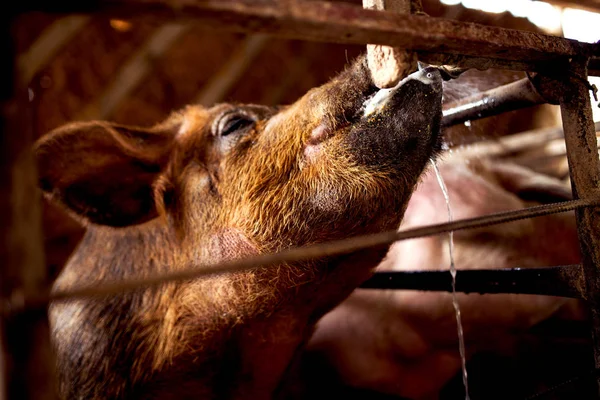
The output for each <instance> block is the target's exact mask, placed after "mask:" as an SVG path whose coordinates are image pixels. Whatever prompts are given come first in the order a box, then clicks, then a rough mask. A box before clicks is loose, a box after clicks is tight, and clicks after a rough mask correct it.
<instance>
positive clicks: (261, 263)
mask: <svg viewBox="0 0 600 400" xmlns="http://www.w3.org/2000/svg"><path fill="white" fill-rule="evenodd" d="M598 205H600V197H597V198H588V199H585V200H573V201H566V202H562V203H554V204H547V205H542V206H535V207H529V208H524V209H520V210H514V211H507V212H502V213H497V214H490V215H485V216H481V217H476V218H469V219H463V220H457V221H454V222H448V223H443V224H435V225H428V226H423V227H419V228H414V229H409V230H405V231H400V232H398V231H388V232H381V233H376V234H372V235H365V236H357V237H353V238H348V239H343V240H337V241H332V242H327V243H320V244H315V245H311V246H306V247H296V248H291V249H286V250H283V251H281V252H278V253H272V254H263V255H259V256H254V257H247V258H244V259H241V260H234V261H227V262H223V263H218V264H213V265H193V266H189V267H188V268H187V269H183V270H180V271H177V272H169V273H165V274H157V275H154V276H150V277H140V278H132V279H127V280H121V281H119V282H104V283H101V284H95V285H89V286H83V285H82V286H81V287H80V288H76V289H72V290H68V291H63V292H54V293H48V292H45V293H44V292H39V291H38V292H31V293H27V294H26V295H24V296H22V297H20V298H19V299H17V300H18V301H5V302H4V304H0V313H5V314H11V313H15V312H20V311H22V310H24V309H36V308H39V307H44V306H46V305H47V304H48V303H49V302H52V301H66V300H73V299H83V298H94V297H101V296H107V295H114V294H117V293H122V292H126V291H131V290H137V289H140V288H146V287H152V286H157V285H161V284H164V283H167V282H174V281H184V280H189V279H196V278H200V277H207V276H214V275H221V274H229V273H235V272H241V271H248V270H251V269H255V268H258V267H268V266H274V265H281V264H285V263H294V262H300V261H306V260H313V259H317V258H323V257H331V256H337V255H342V254H349V253H352V252H355V251H359V250H364V249H367V248H371V247H376V246H385V245H390V244H392V243H394V242H396V241H399V240H406V239H414V238H418V237H424V236H433V235H439V234H442V233H448V232H451V231H458V230H464V229H474V228H481V227H484V226H489V225H495V224H501V223H505V222H511V221H516V220H520V219H526V218H534V217H541V216H544V215H549V214H555V213H560V212H566V211H571V210H575V209H578V208H582V207H592V206H598Z"/></svg>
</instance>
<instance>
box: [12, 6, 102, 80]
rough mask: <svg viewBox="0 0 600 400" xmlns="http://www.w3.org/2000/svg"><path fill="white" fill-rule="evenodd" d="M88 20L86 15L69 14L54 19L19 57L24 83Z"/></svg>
mask: <svg viewBox="0 0 600 400" xmlns="http://www.w3.org/2000/svg"><path fill="white" fill-rule="evenodd" d="M89 20H90V17H88V16H83V15H70V16H67V17H64V18H60V19H58V20H56V21H54V23H52V25H50V26H49V27H48V28H47V29H46V30H44V31H43V32H42V34H41V35H40V36H39V37H38V38H37V40H36V41H35V42H34V43H33V44H32V45H31V47H30V48H29V50H27V52H26V53H25V54H23V55H21V56H20V57H19V60H18V63H19V67H20V70H21V79H22V80H23V81H24V82H25V83H28V82H30V81H31V79H32V78H33V77H34V76H35V74H36V73H37V72H38V71H39V70H40V69H42V68H43V67H44V66H45V65H47V64H48V62H49V61H50V59H51V58H52V57H54V55H55V54H56V53H57V52H58V51H59V50H60V49H61V48H62V47H63V46H64V45H65V44H67V43H68V42H69V41H70V40H71V39H72V38H73V37H74V36H75V35H76V34H77V33H78V32H80V31H81V30H82V29H83V28H84V27H85V26H86V25H87V23H88V22H89Z"/></svg>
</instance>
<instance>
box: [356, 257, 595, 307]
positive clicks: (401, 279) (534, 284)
mask: <svg viewBox="0 0 600 400" xmlns="http://www.w3.org/2000/svg"><path fill="white" fill-rule="evenodd" d="M584 285H585V280H584V277H583V270H582V267H581V265H565V266H558V267H544V268H511V269H487V270H457V272H456V291H457V292H464V293H481V294H483V293H516V294H542V295H548V296H560V297H572V298H576V299H585V298H586V295H585V289H584ZM360 287H361V288H362V289H402V290H423V291H437V292H440V291H442V292H451V291H452V277H451V275H450V272H449V271H447V270H444V271H381V272H376V273H375V275H373V277H371V278H370V279H369V280H368V281H366V282H365V283H363V284H362V285H361V286H360Z"/></svg>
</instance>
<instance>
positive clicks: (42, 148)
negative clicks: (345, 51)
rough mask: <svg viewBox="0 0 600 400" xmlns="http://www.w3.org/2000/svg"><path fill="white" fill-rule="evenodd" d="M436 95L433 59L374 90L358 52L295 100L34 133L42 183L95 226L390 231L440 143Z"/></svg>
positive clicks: (263, 242)
mask: <svg viewBox="0 0 600 400" xmlns="http://www.w3.org/2000/svg"><path fill="white" fill-rule="evenodd" d="M441 97H442V93H441V79H440V74H439V72H438V71H437V70H435V69H434V68H431V67H428V68H426V69H424V70H422V71H419V72H416V73H414V74H412V75H411V76H409V77H408V78H406V79H404V80H403V81H402V82H401V83H399V84H398V86H396V87H395V88H392V89H384V90H378V89H377V88H376V87H375V86H374V85H373V83H372V81H371V77H370V73H369V70H368V69H367V67H366V63H365V62H364V60H363V59H360V60H358V61H357V62H356V63H354V65H352V66H351V67H349V68H348V69H347V70H346V71H344V72H342V73H341V74H340V75H339V76H337V77H336V78H334V79H333V80H332V81H331V82H329V83H328V84H326V85H324V86H321V87H319V88H316V89H313V90H311V91H309V92H308V93H307V94H306V95H305V96H304V97H302V98H301V99H300V100H298V101H297V102H296V103H294V104H292V105H291V106H288V107H281V108H274V107H262V106H253V105H249V106H244V105H231V104H221V105H217V106H214V107H212V108H208V109H205V108H202V107H200V106H189V107H187V108H185V109H184V110H183V111H181V112H177V113H175V114H173V115H172V116H171V117H170V118H169V119H167V121H165V122H164V123H162V124H160V125H157V126H155V127H153V128H149V129H142V128H134V127H127V126H121V125H116V124H112V123H108V122H86V123H75V124H70V125H67V126H65V127H62V128H59V129H57V130H56V131H54V132H52V133H50V134H49V135H47V136H45V137H44V138H42V139H41V140H40V141H39V142H38V143H37V146H36V155H37V160H38V166H39V173H40V185H41V188H42V189H43V190H44V191H45V192H46V193H48V194H49V195H50V196H51V197H53V198H54V199H56V200H58V201H59V202H61V203H62V204H64V205H65V206H66V207H67V208H68V209H70V210H72V211H73V212H74V213H75V214H76V215H78V216H79V217H81V218H83V219H84V220H86V221H88V222H91V223H93V224H101V225H109V226H114V227H123V226H127V225H132V224H138V223H142V222H145V221H148V220H150V219H152V218H154V217H155V216H157V215H158V214H159V213H163V214H164V215H166V216H167V218H166V221H168V223H171V224H173V225H174V226H175V227H176V228H177V230H178V231H179V232H180V233H182V234H183V235H182V236H183V237H184V238H191V239H194V240H196V239H198V240H201V239H205V238H206V235H212V234H218V233H219V232H222V231H227V230H234V231H235V232H237V234H241V235H242V236H243V237H244V238H245V240H247V242H248V243H250V244H251V245H252V246H255V247H256V248H257V249H258V251H274V250H279V249H281V248H284V247H289V246H297V245H304V244H309V243H314V242H320V241H325V240H331V239H337V238H342V237H347V236H352V235H357V234H363V233H369V232H374V231H379V230H382V229H392V228H395V227H397V226H398V223H399V222H400V219H401V216H402V213H403V211H404V207H405V204H406V202H407V200H408V198H409V196H410V194H411V192H412V189H413V186H414V185H415V184H416V182H417V180H418V178H419V176H420V174H421V172H422V169H423V167H424V166H425V164H426V162H427V161H428V159H429V158H430V157H431V156H432V155H433V153H434V152H435V150H436V148H437V145H438V133H439V125H440V118H441ZM196 243H198V242H196Z"/></svg>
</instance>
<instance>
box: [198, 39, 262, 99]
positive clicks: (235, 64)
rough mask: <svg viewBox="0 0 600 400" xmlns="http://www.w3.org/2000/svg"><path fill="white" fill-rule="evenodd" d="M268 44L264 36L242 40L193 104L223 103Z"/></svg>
mask: <svg viewBox="0 0 600 400" xmlns="http://www.w3.org/2000/svg"><path fill="white" fill-rule="evenodd" d="M267 43H268V39H267V37H266V36H264V35H252V36H249V37H247V38H246V39H244V40H243V42H242V43H241V44H240V46H239V47H238V48H236V49H235V50H234V51H233V54H232V55H231V57H230V58H229V59H228V60H227V61H225V63H224V64H223V66H222V67H221V69H219V71H217V73H216V74H215V76H214V77H212V78H211V80H210V81H209V82H208V83H207V84H206V86H205V87H204V88H202V90H201V91H200V93H199V94H198V96H197V97H196V100H195V103H197V104H202V105H203V106H212V105H213V104H215V103H218V102H220V101H223V100H224V99H225V96H227V93H229V91H230V90H231V88H232V87H233V86H234V85H235V84H236V83H237V82H239V80H240V79H241V78H242V75H244V73H245V72H246V71H247V70H248V68H249V67H250V65H252V63H253V62H254V60H255V59H256V57H258V55H259V54H260V53H261V52H262V50H263V49H264V48H265V46H266V45H267Z"/></svg>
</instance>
